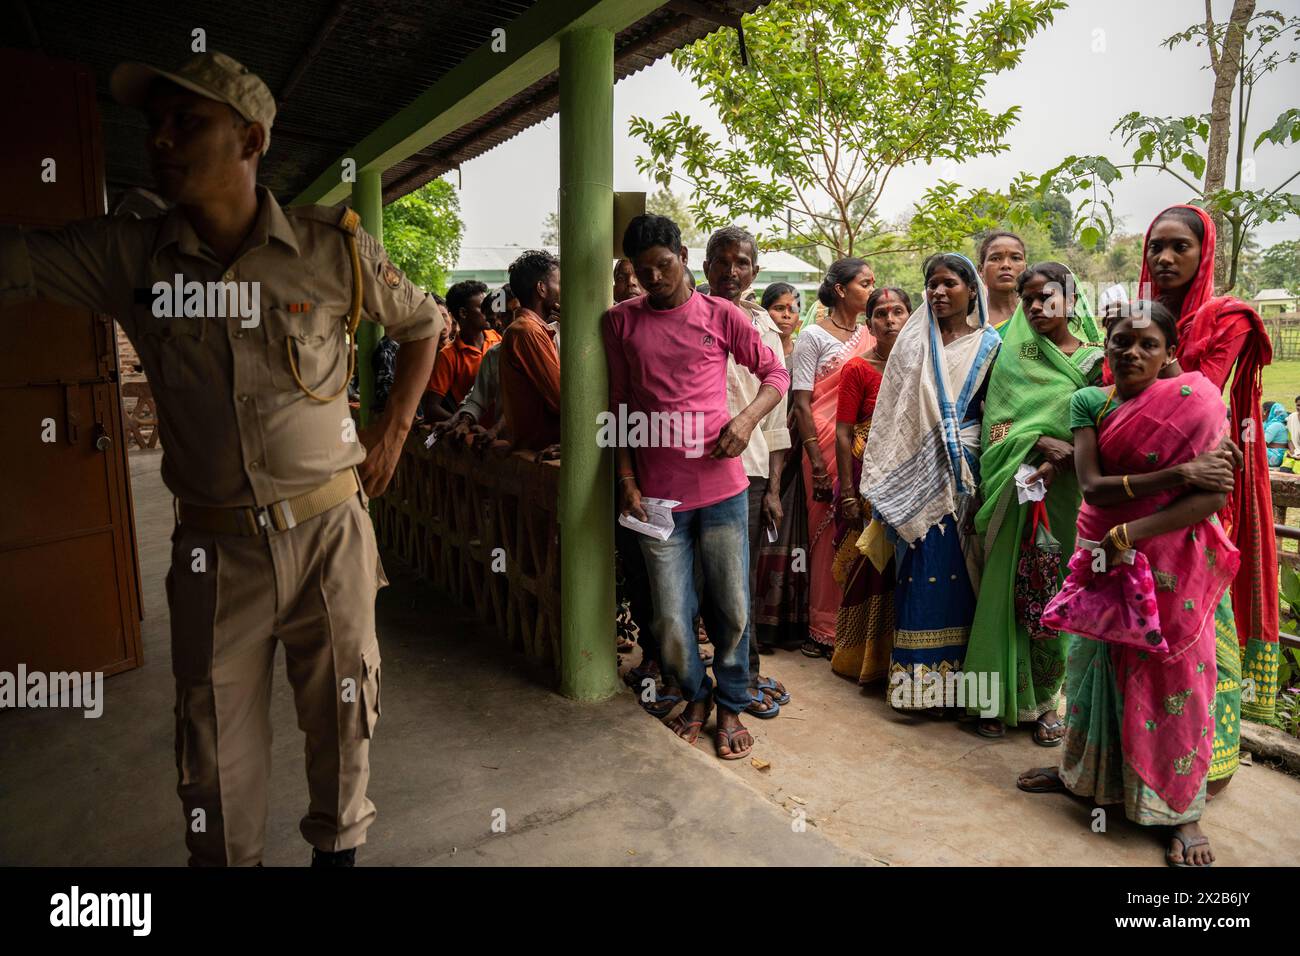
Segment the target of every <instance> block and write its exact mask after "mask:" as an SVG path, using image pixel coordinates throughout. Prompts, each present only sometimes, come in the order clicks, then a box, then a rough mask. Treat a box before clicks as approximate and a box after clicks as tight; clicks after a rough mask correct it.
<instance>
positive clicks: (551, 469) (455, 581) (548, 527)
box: [375, 432, 560, 674]
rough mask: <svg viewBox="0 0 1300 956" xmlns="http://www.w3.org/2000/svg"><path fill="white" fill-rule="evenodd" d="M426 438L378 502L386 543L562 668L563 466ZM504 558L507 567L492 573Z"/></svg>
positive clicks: (407, 453)
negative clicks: (559, 514)
mask: <svg viewBox="0 0 1300 956" xmlns="http://www.w3.org/2000/svg"><path fill="white" fill-rule="evenodd" d="M424 437H425V436H424V434H422V433H420V432H415V433H413V434H412V435H411V436H410V438H408V439H407V443H406V447H405V449H403V451H402V458H401V461H400V463H399V464H398V466H397V474H396V479H395V481H394V484H393V486H392V487H390V488H389V490H388V492H387V493H386V494H385V495H384V497H383V498H380V499H377V504H376V508H375V529H376V534H377V536H378V538H379V543H380V546H381V547H383V548H387V549H389V550H390V551H392V552H393V553H395V554H396V555H397V556H398V557H399V558H401V559H402V560H403V561H405V562H407V563H408V564H409V565H411V566H412V567H414V568H415V569H416V570H418V572H419V573H420V574H421V575H422V576H423V577H425V578H427V579H428V580H429V581H431V582H432V583H433V584H434V585H435V586H437V587H439V588H441V589H442V590H444V591H446V592H447V593H448V594H450V595H451V596H452V597H454V598H455V599H456V600H457V601H459V602H460V603H461V604H464V605H466V606H468V607H471V608H473V609H474V610H475V611H476V612H477V614H478V616H479V618H480V619H481V620H483V621H485V622H486V623H489V624H491V625H493V626H494V627H495V628H496V630H497V632H498V633H500V634H503V635H505V637H506V640H507V641H508V642H509V644H510V646H511V647H513V648H514V649H516V650H521V651H523V652H524V653H526V654H528V655H529V656H530V657H533V658H535V659H537V660H539V661H544V662H550V663H551V664H553V665H554V667H555V669H556V672H557V674H558V672H559V665H560V538H559V525H558V521H557V515H556V506H557V502H558V501H559V477H560V466H559V463H558V462H543V463H540V464H539V463H537V462H534V461H532V459H531V457H530V456H528V455H525V454H514V455H508V454H502V453H500V452H491V451H489V452H487V453H486V454H485V455H480V454H477V453H475V452H473V451H470V450H469V449H466V448H463V447H455V446H454V445H453V443H452V442H451V441H446V442H439V443H438V444H436V445H435V446H434V447H433V448H432V449H427V448H425V447H424ZM498 548H500V549H501V551H497V549H498ZM503 558H504V570H493V567H494V563H495V565H496V567H500V566H501V563H502V559H503Z"/></svg>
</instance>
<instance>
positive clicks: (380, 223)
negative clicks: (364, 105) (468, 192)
mask: <svg viewBox="0 0 1300 956" xmlns="http://www.w3.org/2000/svg"><path fill="white" fill-rule="evenodd" d="M352 208H353V209H354V210H356V213H357V215H358V216H360V217H361V228H362V229H364V230H365V231H366V232H368V233H370V234H371V235H372V236H374V237H375V238H376V239H378V240H379V241H380V242H383V241H384V192H383V184H382V182H381V181H380V172H379V170H377V169H361V170H358V171H357V181H356V182H355V183H353V184H352ZM378 344H379V326H377V325H375V323H373V322H369V321H367V320H365V319H362V320H361V327H360V328H358V329H357V371H358V379H359V381H360V384H361V427H362V428H365V427H366V426H367V425H369V424H370V409H371V406H373V405H374V403H375V367H374V365H372V364H371V362H370V355H371V353H372V352H374V350H375V346H376V345H378Z"/></svg>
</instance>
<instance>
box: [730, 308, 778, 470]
mask: <svg viewBox="0 0 1300 956" xmlns="http://www.w3.org/2000/svg"><path fill="white" fill-rule="evenodd" d="M740 310H741V311H742V312H744V313H745V314H747V315H748V316H749V318H750V320H751V321H752V322H753V323H754V328H756V329H758V335H759V338H761V339H762V340H763V344H764V345H766V346H767V347H768V348H770V349H771V350H772V351H773V352H774V353H775V354H776V356H777V358H780V357H781V356H782V355H784V354H785V352H784V349H783V346H782V345H781V330H780V329H778V328H777V327H776V323H775V322H773V321H772V317H771V316H770V315H768V314H767V310H766V309H764V308H763V307H762V306H760V305H758V304H757V303H754V302H750V301H749V300H748V299H742V300H741V302H740ZM762 386H763V383H762V382H760V381H759V380H758V376H756V375H755V374H754V373H753V372H751V371H750V370H749V369H747V368H745V366H743V365H741V364H739V363H738V362H737V361H736V360H735V358H733V357H730V356H729V357H728V358H727V411H728V412H729V413H730V414H731V416H732V417H733V418H734V417H735V416H736V415H739V414H740V413H741V412H742V411H744V410H745V408H746V407H747V406H748V405H749V403H750V402H752V401H753V400H754V399H755V398H757V397H758V390H759V389H760V388H762ZM787 397H788V396H787V395H782V396H781V400H780V401H779V402H777V403H776V407H775V408H773V409H772V410H771V411H770V412H768V413H767V415H766V416H765V417H764V418H763V420H762V421H761V422H759V423H758V427H757V428H755V429H754V430H753V431H752V432H751V433H750V435H749V444H748V445H746V446H745V450H744V451H743V452H741V453H740V461H741V464H743V465H744V466H745V475H746V476H747V477H749V478H767V477H769V475H768V470H769V461H770V459H769V458H768V455H769V454H770V453H771V452H774V451H784V450H785V449H787V448H789V447H790V429H789V428H788V427H786V399H787Z"/></svg>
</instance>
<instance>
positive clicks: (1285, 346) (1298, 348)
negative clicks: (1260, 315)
mask: <svg viewBox="0 0 1300 956" xmlns="http://www.w3.org/2000/svg"><path fill="white" fill-rule="evenodd" d="M1264 328H1266V329H1267V330H1268V335H1269V338H1271V339H1272V340H1273V361H1274V362H1281V361H1286V360H1291V359H1300V312H1284V313H1282V314H1281V315H1268V316H1265V317H1264Z"/></svg>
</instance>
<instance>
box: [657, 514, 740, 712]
mask: <svg viewBox="0 0 1300 956" xmlns="http://www.w3.org/2000/svg"><path fill="white" fill-rule="evenodd" d="M673 525H674V527H673V533H672V534H671V535H669V536H668V540H667V541H656V540H655V539H654V538H649V537H645V536H642V537H641V553H642V554H643V555H644V556H645V563H646V570H647V571H648V572H649V575H650V593H651V597H652V599H653V602H654V632H655V636H656V637H658V638H659V642H660V645H661V653H662V655H663V657H662V668H663V671H664V674H665V676H666V678H667V679H668V680H669V681H670V682H673V683H676V684H677V685H678V686H679V687H680V688H681V689H682V693H683V695H684V696H685V698H686V699H687V700H690V701H700V700H705V699H707V698H708V696H709V692H710V691H711V690H712V688H713V682H712V681H710V680H709V676H708V674H706V673H705V671H704V665H703V664H701V663H700V650H699V644H698V642H697V640H696V636H695V614H696V611H697V610H698V612H699V614H700V616H701V617H702V618H703V619H704V626H705V628H706V629H707V630H708V632H709V640H710V641H711V642H712V643H713V647H714V656H713V673H714V676H716V677H717V681H718V689H717V694H716V697H717V701H718V705H719V706H720V707H725V708H727V710H730V711H732V712H734V713H740V712H741V711H743V710H744V709H745V707H746V705H747V704H748V703H749V699H750V698H749V634H748V628H749V492H748V489H746V490H745V491H741V492H740V493H739V494H737V495H734V496H733V497H731V498H728V499H726V500H725V501H719V502H718V503H717V504H715V505H709V506H708V507H706V508H695V509H693V510H689V511H675V512H673ZM697 543H698V545H699V555H700V564H701V570H702V571H703V577H704V594H703V598H702V599H701V598H697V597H696V593H695V586H694V579H695V554H696V544H697Z"/></svg>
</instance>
